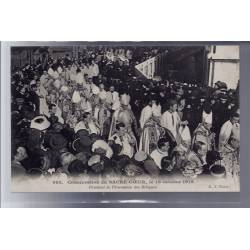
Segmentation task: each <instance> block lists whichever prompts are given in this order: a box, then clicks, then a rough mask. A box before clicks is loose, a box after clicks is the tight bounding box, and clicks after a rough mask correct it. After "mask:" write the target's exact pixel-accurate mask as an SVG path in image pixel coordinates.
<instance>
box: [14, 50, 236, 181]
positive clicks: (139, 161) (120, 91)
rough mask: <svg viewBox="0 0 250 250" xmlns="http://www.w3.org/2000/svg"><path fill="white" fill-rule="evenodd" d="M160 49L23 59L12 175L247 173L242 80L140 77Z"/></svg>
mask: <svg viewBox="0 0 250 250" xmlns="http://www.w3.org/2000/svg"><path fill="white" fill-rule="evenodd" d="M157 52H159V51H158V50H154V49H150V50H149V51H147V50H145V48H144V49H138V50H130V49H122V48H119V49H116V50H113V49H110V50H105V51H102V50H100V49H99V50H94V49H93V50H88V51H85V54H83V55H81V56H80V57H78V58H77V59H76V58H71V57H70V56H69V55H67V54H66V55H65V56H64V57H63V58H59V59H53V58H52V57H49V58H48V60H47V61H46V62H41V61H37V62H36V63H35V64H32V65H31V64H28V65H25V66H24V67H21V68H15V69H14V70H13V72H12V76H11V79H12V82H11V94H12V96H11V97H12V101H11V105H12V107H11V108H12V113H11V124H12V175H13V176H17V175H23V174H25V175H32V176H33V175H50V176H51V175H60V174H66V175H67V176H81V175H94V176H107V175H108V176H109V175H112V176H113V175H118V176H129V177H136V176H139V175H150V176H159V175H184V176H186V177H190V178H195V177H197V176H204V175H213V176H217V177H218V176H219V177H228V176H230V177H232V178H238V177H239V171H240V170H239V145H240V143H239V141H240V133H239V132H240V125H239V124H240V111H239V90H238V88H237V89H236V90H232V89H228V88H227V84H226V83H224V82H220V81H219V82H216V83H215V84H214V87H213V88H212V87H208V86H204V84H202V83H184V82H178V81H176V79H168V80H166V79H162V80H159V81H153V80H148V79H141V78H137V77H136V74H135V67H134V66H135V65H136V64H138V63H139V62H142V61H143V60H146V59H148V58H150V57H152V56H154V55H156V54H157ZM238 87H239V86H238Z"/></svg>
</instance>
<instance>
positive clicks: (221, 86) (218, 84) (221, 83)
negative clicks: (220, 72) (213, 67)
mask: <svg viewBox="0 0 250 250" xmlns="http://www.w3.org/2000/svg"><path fill="white" fill-rule="evenodd" d="M214 85H216V86H217V87H218V88H219V89H227V84H226V83H225V82H221V81H217V82H216V83H215V84H214Z"/></svg>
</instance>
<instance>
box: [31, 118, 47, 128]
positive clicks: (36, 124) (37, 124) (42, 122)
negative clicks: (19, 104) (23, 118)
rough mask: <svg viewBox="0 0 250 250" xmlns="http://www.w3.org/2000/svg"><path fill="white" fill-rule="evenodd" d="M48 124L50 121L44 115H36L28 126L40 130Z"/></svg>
mask: <svg viewBox="0 0 250 250" xmlns="http://www.w3.org/2000/svg"><path fill="white" fill-rule="evenodd" d="M49 126H50V122H49V121H48V120H47V118H46V117H45V116H42V115H40V116H36V117H35V118H34V119H33V120H32V121H31V123H30V128H34V129H37V130H40V131H43V130H45V129H47V128H48V127H49Z"/></svg>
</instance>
